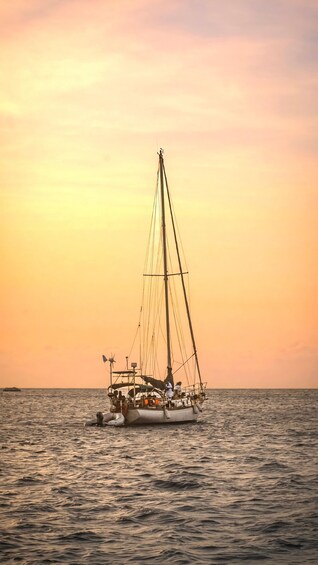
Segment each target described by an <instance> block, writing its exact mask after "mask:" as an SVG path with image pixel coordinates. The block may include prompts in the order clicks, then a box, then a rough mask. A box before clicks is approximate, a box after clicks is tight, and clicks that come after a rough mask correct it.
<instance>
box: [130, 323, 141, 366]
mask: <svg viewBox="0 0 318 565" xmlns="http://www.w3.org/2000/svg"><path fill="white" fill-rule="evenodd" d="M139 330H140V321H139V324H138V326H137V329H136V332H135V337H134V340H133V344H132V346H131V348H130V352H129V355H128V359H129V357H130V356H131V353H132V350H133V349H134V345H135V341H136V339H137V335H138V333H139Z"/></svg>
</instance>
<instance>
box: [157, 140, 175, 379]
mask: <svg viewBox="0 0 318 565" xmlns="http://www.w3.org/2000/svg"><path fill="white" fill-rule="evenodd" d="M159 173H160V194H161V226H162V244H163V270H164V287H165V306H166V337H167V380H168V381H171V382H173V377H172V366H171V337H170V319H169V289H168V261H167V233H166V218H165V195H164V165H163V151H162V149H160V151H159Z"/></svg>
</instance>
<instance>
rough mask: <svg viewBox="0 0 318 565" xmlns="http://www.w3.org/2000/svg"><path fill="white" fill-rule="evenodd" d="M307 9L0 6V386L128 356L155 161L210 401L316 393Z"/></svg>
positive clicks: (96, 376) (92, 373) (71, 377)
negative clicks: (237, 391) (181, 257)
mask: <svg viewBox="0 0 318 565" xmlns="http://www.w3.org/2000/svg"><path fill="white" fill-rule="evenodd" d="M317 19H318V6H317V5H316V3H315V2H312V1H311V0H302V1H300V0H289V1H288V2H286V1H285V0H275V1H274V0H270V1H269V2H266V3H264V2H261V1H245V0H244V1H243V0H238V1H237V2H235V3H233V2H230V1H225V2H222V3H220V2H218V1H216V0H200V1H199V2H196V3H195V6H194V4H193V3H192V2H191V0H185V1H184V0H183V1H181V0H173V1H171V2H169V3H166V4H163V3H162V2H159V1H156V0H155V1H150V0H129V1H128V0H119V1H115V0H109V1H107V2H105V1H102V0H92V1H91V2H87V1H86V0H72V1H71V0H60V1H59V2H52V1H50V0H44V1H43V0H12V2H10V3H7V2H1V3H0V34H1V38H2V39H1V44H2V45H1V52H0V68H1V78H0V81H1V84H0V125H1V140H0V142H1V172H0V174H1V184H0V190H1V193H0V196H1V209H0V220H1V263H2V277H1V320H2V324H1V328H2V329H1V349H0V363H1V365H0V366H1V371H0V375H1V384H0V386H21V387H63V386H65V387H100V386H104V385H105V384H107V373H105V367H104V366H103V365H102V364H101V354H102V353H105V354H110V353H115V354H116V358H117V360H118V365H120V363H122V364H124V363H125V355H127V353H128V352H129V350H130V347H131V343H132V340H133V338H134V333H135V329H136V325H137V323H138V314H139V306H140V297H141V285H142V270H143V264H144V255H145V249H146V241H147V236H148V229H149V222H150V214H151V207H152V201H153V193H154V188H155V182H156V171H157V155H156V153H157V151H158V149H159V147H164V149H165V164H166V170H167V173H168V178H169V185H170V188H171V191H172V194H173V199H174V206H175V210H176V213H177V217H178V223H179V228H180V232H181V236H182V241H183V245H184V248H185V253H186V257H187V261H188V267H189V270H190V277H191V278H190V288H191V306H192V311H193V321H194V327H195V330H196V334H197V342H198V350H199V354H200V358H201V365H202V372H203V377H204V380H206V381H208V385H209V386H210V387H221V388H222V387H238V388H244V387H255V388H258V387H317V384H318V378H317V369H318V336H317V327H318V316H317V314H318V312H317V290H318V289H317V280H318V276H317V275H318V273H317V264H318V261H317V256H318V249H317V247H318V245H317V239H318V238H317V226H316V224H317V220H316V216H317V204H318V202H317V200H318V198H317V185H318V182H317V181H318V178H317V176H318V175H317V153H318V151H317V149H318V145H317V135H316V132H317V96H316V92H317V86H318V69H317V61H318V45H317V40H316V28H317Z"/></svg>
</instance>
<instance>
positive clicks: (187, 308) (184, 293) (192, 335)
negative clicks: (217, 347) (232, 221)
mask: <svg viewBox="0 0 318 565" xmlns="http://www.w3.org/2000/svg"><path fill="white" fill-rule="evenodd" d="M162 168H163V172H164V177H165V183H166V190H167V195H168V203H169V209H170V215H171V223H172V229H173V235H174V241H175V245H176V251H177V257H178V265H179V271H180V273H179V274H180V276H181V283H182V290H183V297H184V302H185V306H186V311H187V317H188V324H189V330H190V335H191V341H192V348H193V353H194V357H195V363H196V366H197V370H198V375H199V381H200V386H201V389H202V388H203V383H202V378H201V371H200V365H199V359H198V352H197V346H196V343H195V338H194V332H193V326H192V320H191V315H190V308H189V301H188V296H187V291H186V287H185V282H184V276H183V271H182V264H181V256H180V251H179V244H178V238H177V232H176V227H175V222H174V217H173V211H172V205H171V199H170V192H169V187H168V181H167V175H166V171H165V167H164V165H163V167H162Z"/></svg>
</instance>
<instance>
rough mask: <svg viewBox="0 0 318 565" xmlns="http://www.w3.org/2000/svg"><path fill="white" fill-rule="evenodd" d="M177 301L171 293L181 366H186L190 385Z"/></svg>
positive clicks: (188, 379)
mask: <svg viewBox="0 0 318 565" xmlns="http://www.w3.org/2000/svg"><path fill="white" fill-rule="evenodd" d="M175 299H177V295H176V296H173V294H172V292H171V302H172V311H173V316H174V322H175V332H176V336H177V339H178V344H179V351H180V355H181V359H182V365H181V366H185V376H186V379H187V382H188V384H189V381H190V378H189V371H188V369H189V368H188V367H187V366H186V361H185V360H184V359H185V358H186V356H187V351H186V346H185V340H184V336H183V331H182V324H181V319H180V312H179V311H178V308H176V307H175Z"/></svg>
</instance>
